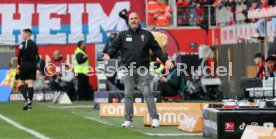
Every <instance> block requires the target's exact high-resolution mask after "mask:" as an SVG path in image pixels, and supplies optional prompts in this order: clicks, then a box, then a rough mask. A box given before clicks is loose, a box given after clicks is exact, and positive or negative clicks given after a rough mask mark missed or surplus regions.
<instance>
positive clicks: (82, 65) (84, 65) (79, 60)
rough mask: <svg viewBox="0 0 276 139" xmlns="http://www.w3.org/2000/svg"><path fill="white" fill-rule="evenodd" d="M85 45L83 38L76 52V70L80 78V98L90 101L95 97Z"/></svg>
mask: <svg viewBox="0 0 276 139" xmlns="http://www.w3.org/2000/svg"><path fill="white" fill-rule="evenodd" d="M85 47H86V46H85V43H84V41H83V40H81V41H79V42H78V47H77V49H76V50H75V52H74V71H75V73H76V76H77V79H78V99H79V100H86V101H88V100H91V99H92V98H93V91H92V88H91V86H90V84H89V80H88V74H89V70H90V66H89V58H88V55H87V53H86V52H85Z"/></svg>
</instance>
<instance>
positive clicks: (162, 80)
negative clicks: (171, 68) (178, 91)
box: [159, 77, 167, 82]
mask: <svg viewBox="0 0 276 139" xmlns="http://www.w3.org/2000/svg"><path fill="white" fill-rule="evenodd" d="M159 80H160V82H167V78H166V77H160V79H159Z"/></svg>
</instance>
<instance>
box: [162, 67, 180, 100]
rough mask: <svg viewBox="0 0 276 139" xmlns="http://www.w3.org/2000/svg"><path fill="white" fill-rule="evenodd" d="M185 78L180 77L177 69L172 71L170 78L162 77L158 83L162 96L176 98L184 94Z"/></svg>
mask: <svg viewBox="0 0 276 139" xmlns="http://www.w3.org/2000/svg"><path fill="white" fill-rule="evenodd" d="M184 85H185V84H184V78H183V76H182V74H180V75H178V72H177V69H176V68H174V69H172V70H170V73H169V75H168V77H164V76H163V77H161V78H160V80H159V83H158V87H157V88H158V90H159V91H160V92H161V94H162V96H176V95H178V94H179V93H180V94H182V93H183V92H184Z"/></svg>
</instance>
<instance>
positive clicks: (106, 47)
mask: <svg viewBox="0 0 276 139" xmlns="http://www.w3.org/2000/svg"><path fill="white" fill-rule="evenodd" d="M116 36H117V32H115V31H111V32H110V34H109V39H108V40H107V41H106V42H105V46H104V49H103V53H107V51H108V50H109V48H110V46H111V43H112V42H113V40H114V39H115V38H116ZM119 56H120V52H119V51H118V52H117V54H115V55H114V56H112V57H111V58H112V59H118V58H119Z"/></svg>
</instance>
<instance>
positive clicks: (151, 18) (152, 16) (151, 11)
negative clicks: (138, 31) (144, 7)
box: [148, 0, 159, 26]
mask: <svg viewBox="0 0 276 139" xmlns="http://www.w3.org/2000/svg"><path fill="white" fill-rule="evenodd" d="M158 7H159V4H158V2H157V0H149V1H148V25H149V26H155V25H156V19H157V17H158Z"/></svg>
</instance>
